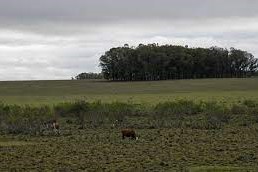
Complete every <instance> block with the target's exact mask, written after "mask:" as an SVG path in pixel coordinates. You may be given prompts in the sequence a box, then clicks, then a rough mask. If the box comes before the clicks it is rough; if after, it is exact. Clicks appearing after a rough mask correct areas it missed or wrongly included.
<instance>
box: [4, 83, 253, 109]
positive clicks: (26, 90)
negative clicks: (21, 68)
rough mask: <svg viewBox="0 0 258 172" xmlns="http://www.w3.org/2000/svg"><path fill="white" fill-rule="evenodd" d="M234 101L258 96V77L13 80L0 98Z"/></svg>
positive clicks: (14, 100) (42, 101)
mask: <svg viewBox="0 0 258 172" xmlns="http://www.w3.org/2000/svg"><path fill="white" fill-rule="evenodd" d="M183 98H187V99H192V100H219V101H225V102H235V101H239V100H242V99H254V100H258V79H257V78H247V79H198V80H173V81H152V82H151V81H148V82H106V81H99V80H98V81H96V80H82V81H71V80H66V81H14V82H0V101H2V102H5V103H8V104H35V105H37V104H55V103H59V102H64V101H74V100H78V99H84V100H87V101H95V100H101V101H103V102H113V101H123V102H127V101H133V102H136V103H146V104H147V103H151V104H156V103H158V102H164V101H167V100H174V99H183Z"/></svg>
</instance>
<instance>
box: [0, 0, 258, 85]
mask: <svg viewBox="0 0 258 172" xmlns="http://www.w3.org/2000/svg"><path fill="white" fill-rule="evenodd" d="M125 43H128V44H129V45H131V46H136V45H138V44H139V43H145V44H147V43H159V44H175V45H189V46H190V47H210V46H214V45H216V46H220V47H224V48H230V47H235V48H240V49H243V50H247V51H249V52H251V53H253V54H254V55H255V57H258V1H256V0H0V80H31V79H33V80H41V79H70V78H71V76H75V75H76V74H78V73H80V72H99V71H100V68H99V67H98V63H99V61H98V59H99V57H100V56H101V55H102V54H103V53H104V52H105V51H107V50H109V49H110V48H111V47H114V46H122V45H124V44H125Z"/></svg>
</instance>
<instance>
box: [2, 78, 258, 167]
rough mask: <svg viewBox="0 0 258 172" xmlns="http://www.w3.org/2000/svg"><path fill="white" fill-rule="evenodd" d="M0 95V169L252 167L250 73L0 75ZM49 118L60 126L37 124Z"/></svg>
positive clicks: (257, 83) (254, 104)
mask: <svg viewBox="0 0 258 172" xmlns="http://www.w3.org/2000/svg"><path fill="white" fill-rule="evenodd" d="M0 97H1V100H2V102H4V104H2V105H1V104H0V134H1V135H0V171H11V170H13V171H15V170H16V171H17V170H18V171H189V172H197V171H198V172H199V171H201V172H205V171H212V172H218V171H239V172H240V171H241V172H242V171H251V172H255V171H257V170H258V142H257V138H258V79H257V78H248V79H203V80H177V81H155V82H104V81H23V82H0ZM77 100H86V102H84V101H82V102H81V101H79V102H77ZM98 100H100V101H98ZM115 101H117V102H115ZM64 102H68V103H64ZM74 102H75V103H74ZM88 102H89V103H88ZM119 102H120V103H119ZM13 104H17V105H18V106H14V105H13ZM26 104H29V105H30V106H28V105H26ZM24 105H26V106H24ZM42 105H46V106H42ZM53 116H54V117H57V118H58V122H59V123H60V132H61V134H60V135H56V134H54V133H53V132H51V131H47V132H39V131H40V128H38V127H37V126H35V125H34V124H35V123H36V124H41V121H44V120H46V119H48V118H51V117H53ZM117 119H118V120H119V121H121V122H120V123H119V124H116V125H113V124H114V123H115V121H116V120H117ZM28 126H29V127H28ZM82 126H83V127H82ZM26 127H27V128H26ZM33 127H34V128H33ZM28 128H29V129H28ZM121 128H134V129H135V132H136V135H137V137H139V140H130V139H129V138H126V139H124V140H123V139H122V135H121ZM34 129H35V131H36V132H34V131H33V130H34Z"/></svg>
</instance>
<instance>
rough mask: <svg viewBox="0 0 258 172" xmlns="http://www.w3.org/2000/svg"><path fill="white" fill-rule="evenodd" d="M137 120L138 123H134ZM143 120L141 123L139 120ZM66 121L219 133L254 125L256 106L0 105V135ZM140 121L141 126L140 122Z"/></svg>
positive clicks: (250, 103) (41, 129)
mask: <svg viewBox="0 0 258 172" xmlns="http://www.w3.org/2000/svg"><path fill="white" fill-rule="evenodd" d="M139 118H141V120H138V119H139ZM143 118H144V120H142V119H143ZM53 119H57V120H61V119H66V122H65V123H64V125H70V124H74V125H78V129H84V128H89V127H91V128H96V127H134V128H170V127H174V128H178V127H179V128H185V127H190V128H194V129H220V128H222V127H223V126H225V125H240V126H250V125H253V124H256V123H258V103H257V102H255V101H252V100H246V101H243V102H240V103H238V104H233V105H230V106H229V105H225V104H222V103H218V102H204V101H202V102H194V101H189V100H178V101H173V102H165V103H159V104H157V105H155V106H153V107H145V106H143V105H139V104H133V103H119V102H114V103H102V102H100V101H97V102H93V103H89V102H85V101H77V102H70V103H61V104H58V105H55V106H53V107H49V106H42V107H32V106H17V105H5V104H0V133H12V134H19V133H21V134H29V135H41V134H44V132H46V130H47V127H46V125H45V123H46V121H49V120H53ZM140 121H141V122H140Z"/></svg>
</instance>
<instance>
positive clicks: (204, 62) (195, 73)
mask: <svg viewBox="0 0 258 172" xmlns="http://www.w3.org/2000/svg"><path fill="white" fill-rule="evenodd" d="M99 60H100V67H101V69H102V74H103V77H104V78H105V79H108V80H114V81H139V80H168V79H194V78H233V77H249V76H253V75H254V74H255V73H256V72H257V68H258V59H256V58H254V56H253V55H252V54H251V53H249V52H247V51H243V50H240V49H235V48H230V49H229V50H228V49H225V48H220V47H216V46H214V47H210V48H189V47H188V46H185V47H184V46H176V45H162V46H159V45H158V44H148V45H143V44H140V45H139V46H137V47H129V46H128V44H125V45H124V46H122V47H117V48H111V49H110V50H109V51H107V52H106V53H105V54H104V55H102V56H101V57H100V59H99Z"/></svg>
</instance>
